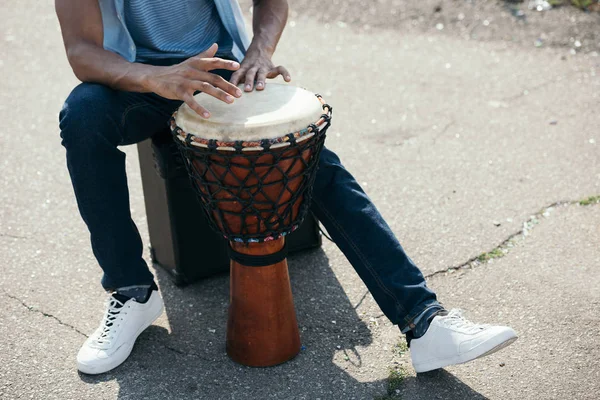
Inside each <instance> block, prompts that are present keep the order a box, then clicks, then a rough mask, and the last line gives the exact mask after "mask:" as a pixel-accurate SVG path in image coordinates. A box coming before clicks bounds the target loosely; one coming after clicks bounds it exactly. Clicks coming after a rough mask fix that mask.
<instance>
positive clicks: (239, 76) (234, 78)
mask: <svg viewBox="0 0 600 400" xmlns="http://www.w3.org/2000/svg"><path fill="white" fill-rule="evenodd" d="M244 75H246V69H245V68H243V67H242V68H240V69H238V70H237V71H235V72H234V73H233V74H231V78H229V82H231V84H232V85H235V86H237V84H238V83H240V80H241V79H242V76H244Z"/></svg>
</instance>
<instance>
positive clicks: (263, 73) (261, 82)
mask: <svg viewBox="0 0 600 400" xmlns="http://www.w3.org/2000/svg"><path fill="white" fill-rule="evenodd" d="M268 72H269V71H268V70H267V69H265V68H261V69H259V70H258V73H257V74H256V90H263V89H264V88H265V81H266V80H267V73H268Z"/></svg>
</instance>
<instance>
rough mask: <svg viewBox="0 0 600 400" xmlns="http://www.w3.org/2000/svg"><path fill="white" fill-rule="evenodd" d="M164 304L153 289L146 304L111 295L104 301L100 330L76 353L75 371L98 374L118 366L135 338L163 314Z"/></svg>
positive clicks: (131, 346) (128, 351)
mask: <svg viewBox="0 0 600 400" xmlns="http://www.w3.org/2000/svg"><path fill="white" fill-rule="evenodd" d="M162 312H163V301H162V298H161V297H160V295H159V294H158V291H156V290H153V291H152V292H151V294H150V298H149V299H148V301H146V302H145V303H138V302H137V301H136V300H135V299H133V298H131V299H128V300H125V299H124V298H123V297H122V296H120V295H119V294H117V293H113V294H112V295H111V296H110V297H109V298H108V300H107V301H106V311H105V312H104V318H103V319H102V322H101V323H100V327H98V329H96V331H95V332H94V333H93V334H92V335H91V336H90V337H89V338H88V339H87V340H86V341H85V343H84V344H83V346H82V347H81V349H80V350H79V353H78V354H77V368H78V369H79V371H81V372H83V373H84V374H90V375H96V374H101V373H104V372H107V371H110V370H111V369H113V368H115V367H117V366H119V365H121V364H122V363H123V361H125V360H126V359H127V357H129V354H130V353H131V350H132V349H133V345H134V343H135V341H136V339H137V337H138V336H139V335H140V333H142V332H143V331H144V329H146V328H147V327H149V326H150V325H152V323H153V322H154V321H155V320H156V319H157V318H158V317H159V316H160V314H162Z"/></svg>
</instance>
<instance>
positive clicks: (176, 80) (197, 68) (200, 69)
mask: <svg viewBox="0 0 600 400" xmlns="http://www.w3.org/2000/svg"><path fill="white" fill-rule="evenodd" d="M216 52H217V45H216V44H213V45H212V46H211V47H210V48H209V49H208V50H206V51H204V52H202V53H200V54H198V55H197V56H194V57H191V58H189V59H187V60H185V61H184V62H182V63H180V64H176V65H173V66H170V67H155V68H153V69H152V70H150V72H149V74H148V75H147V76H146V78H145V81H146V85H147V87H148V89H149V90H151V91H152V92H154V93H156V94H158V95H159V96H162V97H164V98H167V99H171V100H183V101H184V102H185V104H187V105H188V106H189V107H190V108H191V109H192V110H194V111H196V113H198V114H199V115H201V116H203V117H204V118H209V117H210V113H209V111H208V110H207V109H206V108H204V107H202V106H201V105H200V104H198V103H197V102H196V101H195V100H194V92H196V91H201V92H204V93H206V94H208V95H210V96H213V97H215V98H217V99H219V100H222V101H224V102H225V103H233V101H234V96H235V97H240V96H241V95H242V91H241V90H240V89H238V88H237V87H236V86H235V85H234V84H233V83H230V82H227V81H226V80H225V79H223V78H222V77H220V76H219V75H217V74H213V73H210V72H208V71H211V70H215V69H227V70H230V71H239V68H240V64H238V63H237V62H235V61H229V60H223V59H221V58H216V57H214V55H215V53H216ZM236 73H237V72H236Z"/></svg>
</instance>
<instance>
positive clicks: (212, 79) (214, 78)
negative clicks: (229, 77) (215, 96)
mask: <svg viewBox="0 0 600 400" xmlns="http://www.w3.org/2000/svg"><path fill="white" fill-rule="evenodd" d="M207 74H208V75H209V76H208V77H207V79H203V80H204V81H206V82H208V83H210V84H211V85H213V86H214V87H218V88H219V89H221V90H223V91H225V92H227V93H229V94H230V95H232V96H235V97H240V96H241V95H242V91H241V90H240V88H238V87H237V86H236V85H234V84H233V83H231V82H227V81H226V80H225V79H223V77H221V76H219V75H217V74H211V73H207Z"/></svg>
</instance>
